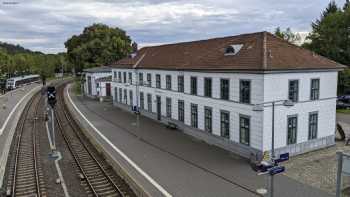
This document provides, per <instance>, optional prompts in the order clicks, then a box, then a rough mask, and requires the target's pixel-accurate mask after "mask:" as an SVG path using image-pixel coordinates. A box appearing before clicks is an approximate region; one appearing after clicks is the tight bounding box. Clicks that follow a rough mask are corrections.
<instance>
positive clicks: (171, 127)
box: [166, 121, 177, 129]
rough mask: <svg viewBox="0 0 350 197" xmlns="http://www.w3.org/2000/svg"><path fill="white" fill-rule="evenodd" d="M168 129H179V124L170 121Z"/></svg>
mask: <svg viewBox="0 0 350 197" xmlns="http://www.w3.org/2000/svg"><path fill="white" fill-rule="evenodd" d="M166 127H167V128H168V129H177V124H175V123H173V122H170V121H168V123H167V125H166Z"/></svg>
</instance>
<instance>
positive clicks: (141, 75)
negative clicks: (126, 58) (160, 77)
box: [139, 73, 143, 86]
mask: <svg viewBox="0 0 350 197" xmlns="http://www.w3.org/2000/svg"><path fill="white" fill-rule="evenodd" d="M139 84H140V86H142V85H143V73H139Z"/></svg>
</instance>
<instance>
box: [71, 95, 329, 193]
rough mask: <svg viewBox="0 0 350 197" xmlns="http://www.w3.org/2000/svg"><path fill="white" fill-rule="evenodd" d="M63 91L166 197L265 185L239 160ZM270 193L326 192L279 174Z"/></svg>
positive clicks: (241, 190) (248, 189)
mask: <svg viewBox="0 0 350 197" xmlns="http://www.w3.org/2000/svg"><path fill="white" fill-rule="evenodd" d="M69 92H70V93H69V95H70V97H71V98H72V101H73V103H74V105H76V107H77V108H78V109H79V111H80V112H81V113H82V114H83V115H84V116H85V117H86V118H87V119H88V121H89V122H90V123H91V124H93V125H94V127H95V128H96V129H98V130H99V131H100V132H101V133H102V135H103V136H105V137H106V138H108V140H109V141H110V142H112V143H113V145H114V146H116V147H118V149H120V150H121V151H123V153H124V154H126V155H127V156H128V157H129V158H130V159H131V160H132V161H133V162H135V163H136V164H137V165H138V166H139V167H140V168H141V169H142V170H143V171H144V172H146V173H147V174H148V175H149V176H150V177H152V178H153V180H155V181H156V182H157V183H158V184H159V185H161V186H162V187H163V188H164V189H165V190H166V191H167V192H168V193H169V194H171V195H172V196H179V197H197V196H198V197H213V196H215V197H224V196H258V195H257V194H256V193H255V191H256V190H257V189H258V188H264V187H265V188H266V184H267V180H268V179H267V177H266V176H257V175H256V172H254V171H252V170H251V168H250V166H249V164H248V162H247V161H245V160H244V159H242V158H239V157H237V156H235V155H232V154H230V153H228V152H227V151H224V150H222V149H219V148H217V147H215V146H211V145H208V144H206V143H203V142H201V141H198V140H196V139H194V138H192V137H190V136H187V135H185V134H183V133H182V132H180V131H177V130H171V129H167V128H166V127H165V126H163V125H161V124H159V123H158V122H156V121H153V120H151V119H148V118H145V117H142V116H141V118H140V127H139V129H137V127H136V126H135V121H136V118H135V115H134V114H131V113H129V112H126V111H123V110H121V109H119V108H117V107H114V106H112V104H111V103H100V102H98V101H96V100H92V99H89V98H85V97H83V96H76V95H74V93H73V92H71V91H69ZM77 116H78V115H77ZM77 118H78V119H79V118H80V119H81V117H77ZM89 132H93V130H92V129H91V130H90V131H89ZM92 135H93V136H95V138H96V140H97V141H98V142H99V143H100V144H101V145H102V146H104V147H105V149H106V150H109V151H110V154H111V155H113V156H114V157H115V158H116V159H117V160H119V162H121V163H122V164H125V165H127V162H125V161H121V160H123V159H122V158H121V157H120V155H119V154H118V153H117V152H116V151H114V149H113V148H111V145H110V144H108V143H107V142H106V141H105V140H104V139H103V138H101V136H100V135H97V134H96V133H92ZM127 169H131V170H130V173H131V174H132V175H134V176H135V177H136V179H138V182H139V184H144V188H146V189H147V190H149V192H150V193H151V194H154V196H156V195H158V194H156V193H152V192H154V191H155V189H154V188H151V187H152V184H150V183H147V181H146V180H145V179H142V176H141V175H140V176H138V175H137V173H135V171H133V170H132V168H127ZM287 170H288V169H287ZM275 196H285V197H302V196H307V197H312V196H315V197H316V196H317V197H321V196H332V195H330V194H327V193H325V192H323V191H321V190H318V189H316V188H312V187H310V186H307V185H305V184H301V183H299V182H297V181H296V180H292V179H290V178H288V177H286V176H284V175H277V176H275Z"/></svg>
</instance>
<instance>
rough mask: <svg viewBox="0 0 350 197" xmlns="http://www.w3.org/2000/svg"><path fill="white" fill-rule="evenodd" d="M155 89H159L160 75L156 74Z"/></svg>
mask: <svg viewBox="0 0 350 197" xmlns="http://www.w3.org/2000/svg"><path fill="white" fill-rule="evenodd" d="M156 88H161V84H160V74H156Z"/></svg>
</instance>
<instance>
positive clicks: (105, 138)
mask: <svg viewBox="0 0 350 197" xmlns="http://www.w3.org/2000/svg"><path fill="white" fill-rule="evenodd" d="M69 87H70V85H69V86H68V87H67V88H66V91H67V95H68V99H69V102H70V103H71V104H72V105H73V107H74V109H75V110H76V111H77V112H78V113H79V115H80V116H81V117H82V118H84V120H85V121H86V122H87V123H88V124H89V125H90V127H92V128H93V129H94V130H95V132H96V133H97V134H98V135H100V137H101V138H102V139H103V140H105V141H106V142H107V143H108V144H109V145H110V146H111V147H112V148H113V149H114V150H115V151H116V152H117V153H118V154H119V155H120V156H121V157H123V158H124V159H125V160H126V161H127V162H128V163H129V164H130V165H131V166H132V167H134V168H135V169H136V171H138V172H139V173H140V174H141V175H142V176H143V177H145V178H146V179H147V180H148V181H149V182H150V183H151V184H152V185H153V186H155V187H156V188H157V189H158V190H159V191H160V192H161V193H162V194H163V195H164V196H166V197H172V195H171V194H170V193H169V192H167V191H166V190H165V189H164V188H163V187H162V186H161V185H160V184H158V183H157V182H156V181H155V180H154V179H153V178H152V177H150V176H149V175H148V174H147V173H146V172H145V171H143V170H142V169H141V168H140V167H139V166H138V165H137V164H136V163H135V162H133V161H132V160H131V159H130V158H129V157H128V156H127V155H126V154H124V153H123V152H122V151H121V150H120V149H119V148H117V147H116V146H115V145H114V144H113V143H112V142H111V141H109V139H108V138H107V137H105V136H104V135H103V134H102V133H101V132H100V131H99V130H98V129H97V128H96V127H95V126H94V125H93V124H92V123H91V122H90V121H89V120H88V119H87V118H86V117H85V115H84V114H83V113H82V112H81V111H80V110H79V109H78V107H77V106H76V105H75V103H74V102H73V100H72V98H71V97H70V94H69V91H68V89H69Z"/></svg>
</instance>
